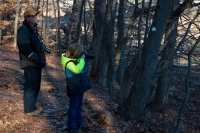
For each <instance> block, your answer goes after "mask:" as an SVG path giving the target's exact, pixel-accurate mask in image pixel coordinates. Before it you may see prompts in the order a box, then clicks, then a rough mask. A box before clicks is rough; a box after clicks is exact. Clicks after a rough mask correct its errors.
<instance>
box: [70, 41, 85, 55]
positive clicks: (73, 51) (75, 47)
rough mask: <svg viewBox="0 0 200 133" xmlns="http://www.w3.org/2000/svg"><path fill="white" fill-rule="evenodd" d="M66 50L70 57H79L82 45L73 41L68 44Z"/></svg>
mask: <svg viewBox="0 0 200 133" xmlns="http://www.w3.org/2000/svg"><path fill="white" fill-rule="evenodd" d="M67 52H69V57H70V58H79V57H80V56H81V54H82V53H83V47H82V46H81V45H80V44H78V43H74V44H71V45H69V46H68V49H67Z"/></svg>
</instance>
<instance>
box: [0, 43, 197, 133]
mask: <svg viewBox="0 0 200 133" xmlns="http://www.w3.org/2000/svg"><path fill="white" fill-rule="evenodd" d="M0 55H1V56H0V105H1V106H0V132H1V133H65V132H66V133H67V126H66V123H67V111H68V100H69V98H68V97H67V96H66V90H65V75H64V70H63V68H62V67H61V65H60V57H57V56H55V55H47V66H46V67H45V68H44V69H43V74H42V75H43V76H42V83H41V91H40V94H39V98H38V102H37V103H38V104H37V105H38V108H39V109H40V110H42V113H41V115H39V116H26V115H25V114H24V112H23V83H24V77H23V71H22V70H21V69H20V67H19V54H18V50H14V49H13V47H12V45H11V44H1V45H0ZM182 71H183V72H184V71H186V70H182ZM197 77H199V71H198V72H197ZM179 80H181V79H179ZM174 81H176V82H174V83H173V85H172V86H170V90H169V96H168V101H167V103H166V109H165V112H163V113H155V112H152V111H148V112H147V115H146V118H147V119H146V121H145V122H143V123H139V122H137V121H135V120H126V119H124V118H123V117H121V116H119V115H117V114H115V115H113V117H114V118H115V119H116V122H117V126H108V125H106V124H105V123H102V122H101V120H99V119H91V118H90V115H91V113H92V112H91V108H90V107H91V106H95V108H97V109H99V110H107V111H111V113H112V110H113V109H115V108H116V107H117V106H118V103H117V102H115V101H114V100H112V99H111V98H110V97H109V96H108V94H107V92H108V91H107V89H106V88H105V87H102V86H101V85H99V84H98V83H96V82H95V80H93V79H91V84H92V89H90V90H89V91H88V92H86V93H85V97H84V102H83V114H85V115H84V116H86V117H83V119H84V122H85V123H86V124H87V125H89V127H90V130H88V131H86V132H85V133H172V132H173V130H174V128H175V125H176V121H177V115H178V111H179V110H180V108H181V105H182V102H183V99H184V94H185V87H184V86H185V85H184V84H182V82H178V81H177V80H174ZM91 104H92V105H91ZM80 132H82V133H83V132H84V131H80ZM181 132H182V133H200V81H199V78H194V80H192V84H191V89H190V98H189V101H188V104H187V106H186V108H185V110H184V115H183V117H182V126H181Z"/></svg>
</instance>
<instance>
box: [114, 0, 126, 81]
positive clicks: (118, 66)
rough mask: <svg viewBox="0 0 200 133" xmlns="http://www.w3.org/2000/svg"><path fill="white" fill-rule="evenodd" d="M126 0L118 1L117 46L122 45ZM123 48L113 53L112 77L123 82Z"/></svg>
mask: <svg viewBox="0 0 200 133" xmlns="http://www.w3.org/2000/svg"><path fill="white" fill-rule="evenodd" d="M126 4H127V0H120V1H119V10H118V23H117V29H118V36H117V47H120V46H121V45H123V41H124V35H125V16H126V14H125V12H126V8H125V6H126ZM125 49H126V47H124V48H123V49H120V51H117V53H116V55H115V65H114V78H115V79H116V80H117V81H118V82H119V83H122V82H123V75H124V70H125V69H124V67H125Z"/></svg>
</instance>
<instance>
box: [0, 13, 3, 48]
mask: <svg viewBox="0 0 200 133" xmlns="http://www.w3.org/2000/svg"><path fill="white" fill-rule="evenodd" d="M2 16H3V14H2V12H1V11H0V25H1V22H2ZM1 43H2V29H1V28H0V44H1Z"/></svg>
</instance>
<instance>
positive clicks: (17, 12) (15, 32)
mask: <svg viewBox="0 0 200 133" xmlns="http://www.w3.org/2000/svg"><path fill="white" fill-rule="evenodd" d="M19 2H20V0H17V5H16V14H15V23H14V48H15V49H16V48H17V28H18V27H17V23H18V17H19V8H20V4H19Z"/></svg>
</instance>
